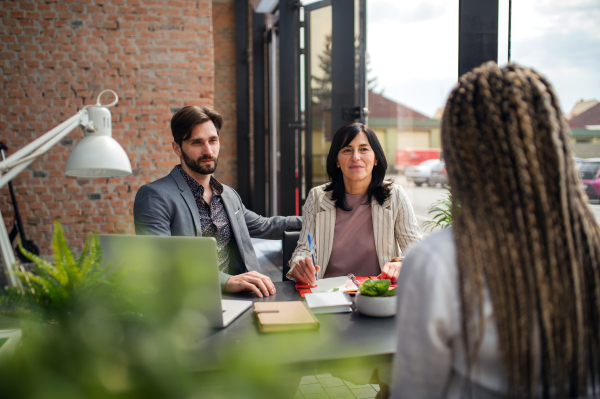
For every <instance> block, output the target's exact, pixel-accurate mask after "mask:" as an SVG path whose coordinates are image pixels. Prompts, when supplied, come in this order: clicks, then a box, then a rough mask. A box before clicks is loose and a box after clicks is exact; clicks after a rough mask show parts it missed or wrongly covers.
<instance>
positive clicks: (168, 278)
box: [99, 235, 222, 327]
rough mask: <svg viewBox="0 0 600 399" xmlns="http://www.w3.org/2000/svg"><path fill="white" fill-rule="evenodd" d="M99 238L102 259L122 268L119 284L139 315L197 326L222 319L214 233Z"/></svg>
mask: <svg viewBox="0 0 600 399" xmlns="http://www.w3.org/2000/svg"><path fill="white" fill-rule="evenodd" d="M99 239H100V244H101V246H102V254H103V263H104V264H109V265H110V267H111V268H119V269H121V270H124V273H123V276H124V277H123V280H124V281H123V283H124V284H125V285H124V286H125V287H126V289H127V290H128V292H131V293H132V295H133V298H131V299H132V301H133V302H134V305H135V307H136V309H139V312H140V314H141V315H144V316H152V317H156V318H157V320H158V321H160V320H169V321H173V318H175V317H179V318H183V319H189V320H188V321H189V322H190V323H193V324H195V325H197V327H202V326H206V327H214V326H218V325H220V324H221V323H222V309H221V286H220V283H219V275H218V268H217V267H218V266H217V247H216V242H215V240H214V239H213V238H204V237H166V236H134V235H99ZM188 321H186V320H182V322H188Z"/></svg>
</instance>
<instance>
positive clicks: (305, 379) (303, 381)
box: [300, 375, 319, 385]
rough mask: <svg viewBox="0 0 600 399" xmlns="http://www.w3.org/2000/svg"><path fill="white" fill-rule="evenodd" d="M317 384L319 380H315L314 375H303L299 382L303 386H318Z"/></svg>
mask: <svg viewBox="0 0 600 399" xmlns="http://www.w3.org/2000/svg"><path fill="white" fill-rule="evenodd" d="M318 383H319V380H317V377H315V376H314V375H305V376H303V377H302V379H301V380H300V385H304V384H318Z"/></svg>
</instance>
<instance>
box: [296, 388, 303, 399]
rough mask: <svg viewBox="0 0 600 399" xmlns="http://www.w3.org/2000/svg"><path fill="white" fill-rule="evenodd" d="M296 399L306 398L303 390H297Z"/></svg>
mask: <svg viewBox="0 0 600 399" xmlns="http://www.w3.org/2000/svg"><path fill="white" fill-rule="evenodd" d="M294 399H304V395H302V392H300V390H297V391H296V394H295V395H294Z"/></svg>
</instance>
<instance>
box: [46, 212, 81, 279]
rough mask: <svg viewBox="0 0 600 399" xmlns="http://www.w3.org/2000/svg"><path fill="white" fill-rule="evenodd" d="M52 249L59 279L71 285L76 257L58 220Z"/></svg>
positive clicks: (55, 224) (55, 225) (55, 223)
mask: <svg viewBox="0 0 600 399" xmlns="http://www.w3.org/2000/svg"><path fill="white" fill-rule="evenodd" d="M52 249H53V250H54V264H55V266H56V269H57V270H58V271H59V278H58V281H59V282H60V283H61V285H63V286H67V285H71V284H72V281H71V278H72V276H71V272H72V270H73V266H74V265H75V259H74V257H73V252H72V251H71V248H70V247H69V244H67V240H66V238H65V232H64V230H63V227H62V225H61V224H60V222H59V221H58V220H57V221H55V222H54V235H53V237H52ZM73 277H75V276H73Z"/></svg>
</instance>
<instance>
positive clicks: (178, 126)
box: [171, 105, 223, 146]
mask: <svg viewBox="0 0 600 399" xmlns="http://www.w3.org/2000/svg"><path fill="white" fill-rule="evenodd" d="M208 121H212V123H214V125H215V127H216V128H217V134H219V132H220V130H221V127H222V126H223V117H222V116H221V114H219V113H218V112H217V111H215V110H214V109H211V108H207V107H199V106H197V105H188V106H186V107H183V108H181V109H180V110H179V111H177V113H176V114H175V115H173V117H172V118H171V133H173V140H175V142H176V143H177V144H179V145H180V146H181V144H182V143H183V142H184V141H185V140H187V139H189V138H190V136H191V135H192V130H193V129H194V126H196V125H197V124H199V123H204V122H208Z"/></svg>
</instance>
